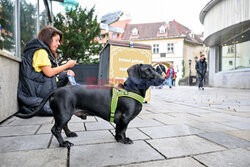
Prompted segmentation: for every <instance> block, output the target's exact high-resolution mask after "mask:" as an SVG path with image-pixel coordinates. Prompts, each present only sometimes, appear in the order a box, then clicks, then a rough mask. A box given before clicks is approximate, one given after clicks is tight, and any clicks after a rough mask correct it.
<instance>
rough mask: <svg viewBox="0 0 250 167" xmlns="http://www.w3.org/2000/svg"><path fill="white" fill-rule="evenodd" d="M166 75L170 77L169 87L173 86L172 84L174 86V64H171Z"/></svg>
mask: <svg viewBox="0 0 250 167" xmlns="http://www.w3.org/2000/svg"><path fill="white" fill-rule="evenodd" d="M166 77H167V79H168V86H169V88H172V86H173V80H174V79H175V78H176V75H175V71H174V68H173V65H170V68H169V69H168V71H167V74H166Z"/></svg>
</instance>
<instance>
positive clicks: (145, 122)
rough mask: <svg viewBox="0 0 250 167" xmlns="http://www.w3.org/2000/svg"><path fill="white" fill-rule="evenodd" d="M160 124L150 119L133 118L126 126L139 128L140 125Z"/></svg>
mask: <svg viewBox="0 0 250 167" xmlns="http://www.w3.org/2000/svg"><path fill="white" fill-rule="evenodd" d="M161 125H163V124H162V123H160V122H158V121H155V120H152V119H139V118H135V119H133V120H132V121H131V122H130V123H129V125H128V128H140V127H150V126H161Z"/></svg>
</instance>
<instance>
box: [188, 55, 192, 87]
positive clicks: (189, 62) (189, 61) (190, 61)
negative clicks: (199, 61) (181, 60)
mask: <svg viewBox="0 0 250 167" xmlns="http://www.w3.org/2000/svg"><path fill="white" fill-rule="evenodd" d="M191 63H192V60H191V59H189V60H188V64H189V86H191Z"/></svg>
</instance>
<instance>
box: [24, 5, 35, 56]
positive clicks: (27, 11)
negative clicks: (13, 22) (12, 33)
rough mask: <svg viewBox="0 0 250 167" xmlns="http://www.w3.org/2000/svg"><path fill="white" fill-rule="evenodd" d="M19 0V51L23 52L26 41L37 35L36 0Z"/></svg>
mask: <svg viewBox="0 0 250 167" xmlns="http://www.w3.org/2000/svg"><path fill="white" fill-rule="evenodd" d="M20 2H21V5H20V7H21V9H20V15H21V17H20V28H21V53H22V54H23V50H24V47H25V45H26V43H27V42H28V41H29V40H31V39H33V38H35V37H36V36H37V10H36V7H37V4H36V2H37V1H27V0H21V1H20Z"/></svg>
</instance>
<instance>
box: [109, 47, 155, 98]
mask: <svg viewBox="0 0 250 167" xmlns="http://www.w3.org/2000/svg"><path fill="white" fill-rule="evenodd" d="M109 63H110V68H109V69H110V71H109V79H110V81H111V82H113V83H112V84H114V85H117V84H118V83H123V82H124V81H125V80H126V79H127V77H128V73H127V69H128V68H129V67H131V66H132V65H135V64H140V63H141V64H151V63H152V51H151V50H147V49H139V48H131V47H120V46H114V45H112V46H111V48H110V62H109ZM149 100H150V89H149V90H148V91H147V93H146V98H145V101H149Z"/></svg>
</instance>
